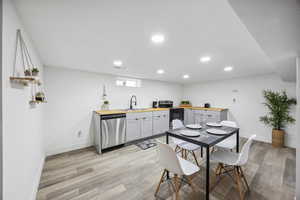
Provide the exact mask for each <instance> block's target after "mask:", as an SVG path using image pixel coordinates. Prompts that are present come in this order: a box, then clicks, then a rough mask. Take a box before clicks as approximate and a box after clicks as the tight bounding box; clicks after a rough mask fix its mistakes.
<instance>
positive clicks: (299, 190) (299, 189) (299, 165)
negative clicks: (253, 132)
mask: <svg viewBox="0 0 300 200" xmlns="http://www.w3.org/2000/svg"><path fill="white" fill-rule="evenodd" d="M297 102H298V103H297V140H296V141H297V147H296V148H297V152H296V156H297V158H296V177H297V179H296V196H297V199H300V135H299V133H300V58H299V57H298V58H297Z"/></svg>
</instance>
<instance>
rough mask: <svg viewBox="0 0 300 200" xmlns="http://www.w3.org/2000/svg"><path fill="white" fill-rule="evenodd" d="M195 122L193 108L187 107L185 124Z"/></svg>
mask: <svg viewBox="0 0 300 200" xmlns="http://www.w3.org/2000/svg"><path fill="white" fill-rule="evenodd" d="M194 123H195V118H194V113H193V110H192V109H190V108H185V109H184V124H185V125H188V124H194Z"/></svg>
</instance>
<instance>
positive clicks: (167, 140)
mask: <svg viewBox="0 0 300 200" xmlns="http://www.w3.org/2000/svg"><path fill="white" fill-rule="evenodd" d="M166 143H167V144H169V134H168V133H166ZM167 179H170V173H169V171H167Z"/></svg>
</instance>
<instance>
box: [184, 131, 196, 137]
mask: <svg viewBox="0 0 300 200" xmlns="http://www.w3.org/2000/svg"><path fill="white" fill-rule="evenodd" d="M180 134H181V135H184V136H188V137H197V136H199V135H200V133H199V132H198V131H192V130H181V131H180Z"/></svg>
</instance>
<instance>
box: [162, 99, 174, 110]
mask: <svg viewBox="0 0 300 200" xmlns="http://www.w3.org/2000/svg"><path fill="white" fill-rule="evenodd" d="M158 107H159V108H172V107H173V101H169V100H163V101H159V102H158Z"/></svg>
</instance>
